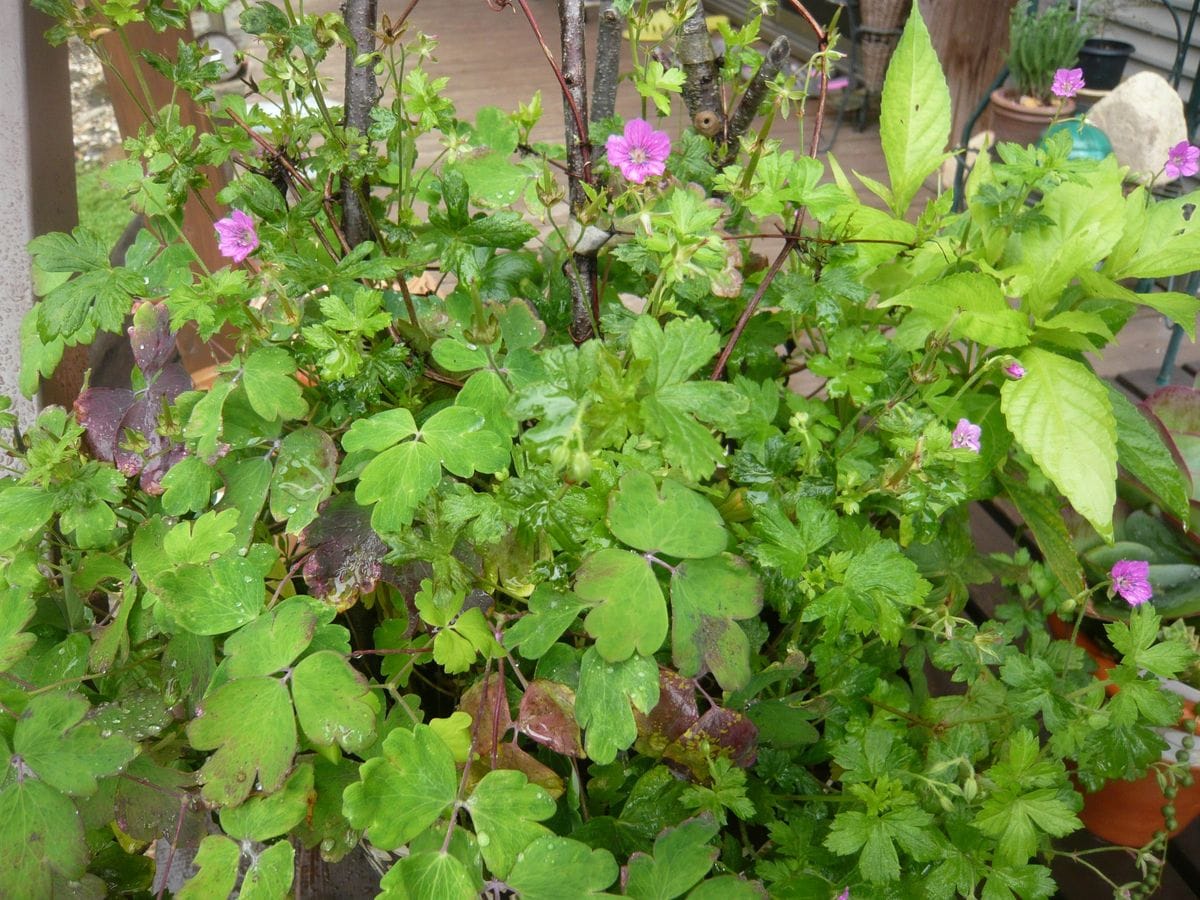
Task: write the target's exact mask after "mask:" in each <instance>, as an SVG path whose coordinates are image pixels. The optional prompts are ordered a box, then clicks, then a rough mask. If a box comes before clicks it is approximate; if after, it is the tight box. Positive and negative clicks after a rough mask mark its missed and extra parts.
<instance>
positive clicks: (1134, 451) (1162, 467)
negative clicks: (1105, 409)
mask: <svg viewBox="0 0 1200 900" xmlns="http://www.w3.org/2000/svg"><path fill="white" fill-rule="evenodd" d="M1193 321H1194V317H1193ZM1106 387H1107V388H1108V400H1109V402H1110V403H1111V404H1112V411H1113V417H1114V418H1115V419H1116V422H1117V462H1118V463H1120V464H1121V466H1122V467H1123V468H1124V469H1125V470H1126V471H1128V472H1129V474H1130V475H1132V476H1133V477H1134V478H1136V479H1137V480H1138V481H1140V482H1141V483H1142V484H1144V485H1145V486H1146V487H1148V488H1149V489H1150V491H1151V492H1152V493H1153V494H1154V495H1155V496H1156V497H1157V498H1158V499H1159V500H1161V501H1162V503H1163V505H1164V506H1165V507H1166V508H1167V510H1168V511H1169V512H1171V513H1172V514H1174V515H1175V516H1177V517H1178V518H1180V519H1184V520H1186V519H1187V517H1188V514H1189V513H1188V509H1189V503H1188V496H1189V495H1190V493H1191V485H1190V484H1189V483H1188V481H1189V479H1188V477H1187V476H1186V475H1185V474H1184V471H1183V470H1182V469H1181V468H1180V466H1179V464H1178V463H1176V462H1175V457H1173V456H1172V455H1171V451H1170V450H1168V449H1167V445H1166V444H1164V443H1163V439H1162V435H1161V434H1159V432H1158V430H1157V429H1156V428H1155V427H1154V426H1153V425H1152V424H1150V420H1149V419H1147V418H1146V416H1145V414H1143V413H1142V412H1141V410H1139V409H1138V408H1137V407H1136V406H1134V405H1133V404H1132V403H1130V402H1129V400H1128V399H1127V398H1126V397H1125V395H1124V394H1122V393H1121V392H1120V391H1118V390H1117V389H1116V388H1114V387H1113V386H1112V385H1106Z"/></svg>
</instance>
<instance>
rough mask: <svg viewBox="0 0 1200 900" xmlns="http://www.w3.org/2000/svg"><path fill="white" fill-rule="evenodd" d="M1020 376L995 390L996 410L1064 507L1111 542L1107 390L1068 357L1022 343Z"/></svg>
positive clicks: (1112, 443)
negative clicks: (1067, 503)
mask: <svg viewBox="0 0 1200 900" xmlns="http://www.w3.org/2000/svg"><path fill="white" fill-rule="evenodd" d="M1020 359H1021V364H1022V365H1023V366H1024V367H1025V377H1023V378H1021V379H1020V380H1019V381H1008V382H1006V383H1005V384H1004V386H1003V387H1002V388H1001V389H1000V398H1001V399H1000V408H1001V409H1002V410H1003V412H1004V417H1005V419H1006V420H1007V422H1008V427H1009V430H1010V431H1011V432H1012V433H1013V436H1014V437H1015V438H1016V439H1017V442H1018V443H1019V444H1020V445H1021V446H1022V447H1023V448H1024V449H1025V450H1026V451H1027V452H1028V453H1029V455H1030V456H1032V457H1033V461H1034V462H1035V463H1037V465H1038V468H1040V469H1041V470H1042V471H1043V472H1044V473H1046V475H1047V476H1049V478H1050V480H1051V481H1053V482H1054V484H1055V486H1056V487H1057V488H1058V489H1059V490H1060V491H1062V493H1063V494H1064V495H1065V496H1066V498H1067V500H1069V501H1070V503H1071V505H1072V506H1074V507H1075V509H1076V510H1077V511H1078V512H1079V514H1080V515H1082V516H1083V517H1084V518H1085V519H1087V520H1088V521H1089V522H1091V523H1092V526H1093V527H1094V528H1095V529H1096V531H1098V532H1099V533H1100V535H1101V536H1102V537H1104V538H1105V539H1107V540H1112V536H1113V531H1112V515H1113V506H1114V505H1115V504H1116V500H1117V489H1116V482H1117V426H1116V421H1115V419H1114V418H1113V413H1112V406H1111V404H1110V402H1109V399H1108V389H1107V388H1106V387H1105V386H1104V383H1103V382H1102V381H1100V379H1098V378H1097V377H1096V376H1095V375H1094V374H1093V373H1092V371H1091V370H1090V369H1089V368H1088V367H1087V366H1085V365H1083V364H1082V363H1078V362H1075V361H1074V360H1072V359H1067V358H1066V357H1063V356H1059V355H1057V354H1055V353H1050V352H1048V351H1046V350H1041V349H1039V348H1037V347H1030V348H1027V349H1026V350H1024V351H1022V352H1021V354H1020Z"/></svg>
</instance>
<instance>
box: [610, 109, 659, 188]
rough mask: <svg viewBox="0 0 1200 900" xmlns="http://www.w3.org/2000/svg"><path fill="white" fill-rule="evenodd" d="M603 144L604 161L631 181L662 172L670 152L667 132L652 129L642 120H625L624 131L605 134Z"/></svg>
mask: <svg viewBox="0 0 1200 900" xmlns="http://www.w3.org/2000/svg"><path fill="white" fill-rule="evenodd" d="M605 146H606V147H607V148H608V161H609V162H610V163H612V164H613V165H614V166H616V167H617V168H618V169H620V170H621V174H622V175H624V176H625V178H626V179H628V180H629V181H632V182H634V183H635V184H644V183H645V181H646V179H647V178H651V177H654V176H658V175H661V174H662V173H663V172H665V171H666V170H667V157H668V156H670V155H671V139H670V138H669V137H667V133H666V132H665V131H655V130H654V129H653V128H652V127H650V123H649V122H647V121H646V120H645V119H630V120H629V121H628V122H626V123H625V134H623V135H620V134H613V135H609V138H608V142H607V143H606V144H605Z"/></svg>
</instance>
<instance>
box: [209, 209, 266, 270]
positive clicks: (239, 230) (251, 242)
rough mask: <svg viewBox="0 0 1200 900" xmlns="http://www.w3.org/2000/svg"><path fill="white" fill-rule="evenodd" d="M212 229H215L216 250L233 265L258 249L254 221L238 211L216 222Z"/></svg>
mask: <svg viewBox="0 0 1200 900" xmlns="http://www.w3.org/2000/svg"><path fill="white" fill-rule="evenodd" d="M214 227H215V228H216V229H217V238H218V242H217V249H218V250H220V251H221V255H222V256H228V257H229V258H230V259H232V260H233V261H234V262H235V263H240V262H241V261H242V260H243V259H245V258H246V257H247V256H249V255H250V254H251V253H253V252H254V251H255V250H256V249H257V248H258V232H257V231H255V230H254V220H253V219H252V218H250V217H249V216H248V215H246V214H245V213H244V212H242V211H241V210H240V209H235V210H234V211H233V212H231V213H230V214H229V215H228V216H226V217H225V218H224V219H220V220H219V221H217V223H216V224H215V226H214Z"/></svg>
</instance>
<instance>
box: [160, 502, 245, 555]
mask: <svg viewBox="0 0 1200 900" xmlns="http://www.w3.org/2000/svg"><path fill="white" fill-rule="evenodd" d="M237 519H238V516H237V510H233V509H227V510H224V511H223V512H217V511H215V510H214V511H210V512H206V513H205V514H204V515H202V516H200V518H198V519H196V520H195V521H192V522H180V523H179V524H178V525H175V526H174V527H173V528H171V530H170V531H169V532H167V535H166V537H165V538H163V550H165V551H166V554H167V556H168V557H169V558H170V560H171V562H172V563H173V564H175V565H177V566H182V565H187V564H188V563H193V564H197V565H199V564H203V563H207V562H209V561H210V560H211V559H212V557H213V555H214V554H218V555H219V554H221V553H224V552H226V551H227V550H232V549H233V547H234V546H235V544H236V543H237V539H236V538H235V537H234V536H233V529H234V527H235V526H236V525H237Z"/></svg>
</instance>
